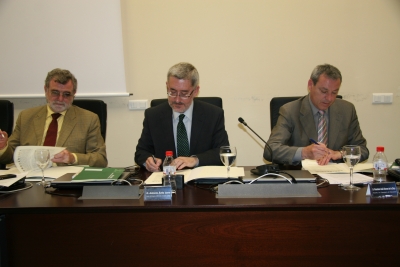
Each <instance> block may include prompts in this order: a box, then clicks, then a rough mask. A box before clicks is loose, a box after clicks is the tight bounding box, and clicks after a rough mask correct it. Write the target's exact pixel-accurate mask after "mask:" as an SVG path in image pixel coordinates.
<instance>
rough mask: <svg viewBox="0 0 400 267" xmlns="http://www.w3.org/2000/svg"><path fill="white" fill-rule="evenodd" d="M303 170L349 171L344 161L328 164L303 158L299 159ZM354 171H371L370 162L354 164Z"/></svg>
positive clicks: (311, 171) (314, 172)
mask: <svg viewBox="0 0 400 267" xmlns="http://www.w3.org/2000/svg"><path fill="white" fill-rule="evenodd" d="M301 165H302V166H303V169H304V170H307V171H309V172H310V173H311V174H319V173H350V168H349V167H348V166H347V165H346V163H332V162H330V163H329V164H328V165H318V163H317V161H316V160H311V159H305V160H302V161H301ZM353 170H354V172H368V173H372V163H358V164H357V165H355V166H354V169H353Z"/></svg>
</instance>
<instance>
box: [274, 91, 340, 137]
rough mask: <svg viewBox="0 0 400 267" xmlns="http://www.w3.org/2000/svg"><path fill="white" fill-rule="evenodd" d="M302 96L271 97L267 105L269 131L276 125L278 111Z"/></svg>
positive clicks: (338, 96)
mask: <svg viewBox="0 0 400 267" xmlns="http://www.w3.org/2000/svg"><path fill="white" fill-rule="evenodd" d="M300 97H302V96H284V97H273V98H272V99H271V102H270V103H269V116H270V121H271V130H272V129H273V128H274V126H275V125H276V122H277V121H278V117H279V109H280V108H281V106H283V105H285V104H286V103H289V102H292V101H294V100H297V99H299V98H300ZM336 98H340V99H341V98H342V96H341V95H337V96H336Z"/></svg>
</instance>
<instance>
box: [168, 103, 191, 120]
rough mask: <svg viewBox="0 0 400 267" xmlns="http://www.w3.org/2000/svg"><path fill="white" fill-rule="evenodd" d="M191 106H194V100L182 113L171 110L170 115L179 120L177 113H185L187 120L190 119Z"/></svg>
mask: <svg viewBox="0 0 400 267" xmlns="http://www.w3.org/2000/svg"><path fill="white" fill-rule="evenodd" d="M193 106H194V101H192V104H190V106H189V108H188V109H187V110H186V111H185V112H183V113H179V112H176V111H174V110H172V116H173V118H174V120H179V115H181V114H185V116H186V117H188V119H189V120H192V117H193Z"/></svg>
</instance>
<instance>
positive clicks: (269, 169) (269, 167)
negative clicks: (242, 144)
mask: <svg viewBox="0 0 400 267" xmlns="http://www.w3.org/2000/svg"><path fill="white" fill-rule="evenodd" d="M238 120H239V122H240V123H241V124H243V125H244V126H246V127H247V128H249V129H250V130H251V131H252V132H253V133H254V134H255V135H257V136H258V138H260V139H261V141H263V142H264V144H265V146H266V147H267V149H268V151H269V153H270V154H271V163H270V164H265V165H261V166H257V167H256V169H257V170H258V174H259V175H261V174H266V173H278V172H279V165H278V164H274V155H273V153H272V149H271V147H270V146H269V145H268V144H267V142H265V141H264V139H262V138H261V137H260V136H259V135H258V134H257V133H256V132H255V131H253V129H251V128H250V126H248V125H247V123H246V122H245V121H244V119H243V118H242V117H239V119H238Z"/></svg>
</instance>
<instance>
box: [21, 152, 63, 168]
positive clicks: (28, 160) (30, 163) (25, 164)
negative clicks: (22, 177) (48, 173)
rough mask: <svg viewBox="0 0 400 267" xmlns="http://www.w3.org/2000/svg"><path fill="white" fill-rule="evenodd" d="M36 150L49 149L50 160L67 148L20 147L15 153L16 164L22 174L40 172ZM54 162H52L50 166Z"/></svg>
mask: <svg viewBox="0 0 400 267" xmlns="http://www.w3.org/2000/svg"><path fill="white" fill-rule="evenodd" d="M36 149H48V150H49V152H50V159H52V158H53V157H54V155H55V154H57V153H59V152H61V151H63V150H64V149H65V147H54V146H18V147H17V148H16V149H15V151H14V163H15V166H16V167H17V168H18V170H19V171H20V172H29V171H33V170H40V168H39V167H38V165H37V164H36V160H35V150H36ZM51 164H52V162H51V160H50V162H49V166H51Z"/></svg>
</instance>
